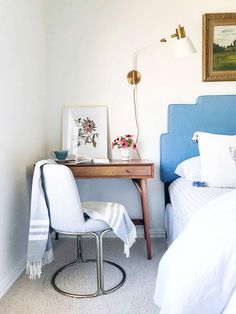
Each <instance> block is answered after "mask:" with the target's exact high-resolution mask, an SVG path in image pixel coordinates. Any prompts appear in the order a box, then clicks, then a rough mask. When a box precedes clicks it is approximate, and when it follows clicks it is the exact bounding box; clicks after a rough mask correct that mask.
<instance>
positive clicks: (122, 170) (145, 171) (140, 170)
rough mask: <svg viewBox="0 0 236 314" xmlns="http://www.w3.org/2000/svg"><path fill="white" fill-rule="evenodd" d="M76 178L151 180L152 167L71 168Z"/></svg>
mask: <svg viewBox="0 0 236 314" xmlns="http://www.w3.org/2000/svg"><path fill="white" fill-rule="evenodd" d="M71 170H72V172H73V174H74V176H75V177H76V178H106V177H107V178H109V177H112V178H115V177H116V178H142V177H144V178H148V177H150V178H152V177H153V167H152V165H142V166H135V165H134V166H111V165H109V166H101V165H100V166H80V167H71Z"/></svg>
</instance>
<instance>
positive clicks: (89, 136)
mask: <svg viewBox="0 0 236 314" xmlns="http://www.w3.org/2000/svg"><path fill="white" fill-rule="evenodd" d="M62 146H63V149H67V150H69V153H70V155H71V156H72V157H74V158H75V157H78V156H83V157H88V158H107V108H106V107H70V108H64V110H63V141H62Z"/></svg>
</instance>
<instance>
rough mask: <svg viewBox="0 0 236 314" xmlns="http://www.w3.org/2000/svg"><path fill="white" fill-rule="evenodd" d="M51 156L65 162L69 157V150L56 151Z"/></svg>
mask: <svg viewBox="0 0 236 314" xmlns="http://www.w3.org/2000/svg"><path fill="white" fill-rule="evenodd" d="M51 156H52V157H53V158H55V159H58V160H65V159H66V157H67V156H68V150H54V151H53V152H51Z"/></svg>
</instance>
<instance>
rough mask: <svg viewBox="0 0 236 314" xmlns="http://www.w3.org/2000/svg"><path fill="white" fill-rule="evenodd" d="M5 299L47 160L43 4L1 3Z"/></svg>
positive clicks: (0, 241)
mask: <svg viewBox="0 0 236 314" xmlns="http://www.w3.org/2000/svg"><path fill="white" fill-rule="evenodd" d="M0 47H1V48H0V69H1V70H0V113H1V114H0V138H1V142H0V145H1V153H0V164H1V175H0V191H1V195H0V213H1V218H0V297H1V295H3V293H4V292H5V291H6V289H7V288H8V287H9V286H10V285H11V284H12V282H13V281H14V279H16V278H17V276H18V275H19V273H20V272H21V271H22V270H23V269H24V267H25V257H26V250H27V235H28V223H29V195H30V178H31V176H30V174H31V172H32V165H33V163H34V162H35V161H36V160H37V159H39V158H42V157H44V155H45V151H46V146H45V133H44V115H43V111H44V104H45V86H44V84H45V36H44V1H43V0H21V1H19V0H1V1H0Z"/></svg>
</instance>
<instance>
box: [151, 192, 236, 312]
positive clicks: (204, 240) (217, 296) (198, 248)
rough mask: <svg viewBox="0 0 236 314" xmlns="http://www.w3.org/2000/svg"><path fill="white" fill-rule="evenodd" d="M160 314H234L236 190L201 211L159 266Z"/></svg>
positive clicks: (158, 299)
mask: <svg viewBox="0 0 236 314" xmlns="http://www.w3.org/2000/svg"><path fill="white" fill-rule="evenodd" d="M154 302H155V303H156V304H157V305H158V306H159V307H161V311H160V313H161V314H220V313H224V314H235V313H236V190H233V191H230V192H228V193H226V194H223V195H221V196H219V197H218V198H216V199H214V200H213V201H211V202H209V203H208V204H207V205H206V206H204V207H203V208H202V209H201V210H200V211H199V213H197V214H196V215H195V216H194V218H193V219H192V220H191V221H190V223H189V224H188V225H187V227H186V228H185V229H184V231H183V232H182V233H181V235H180V236H179V237H178V238H177V239H176V240H175V241H174V242H173V243H172V245H171V246H170V247H169V249H168V250H167V252H166V253H165V255H164V256H163V258H162V259H161V261H160V264H159V269H158V275H157V281H156V290H155V294H154Z"/></svg>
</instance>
